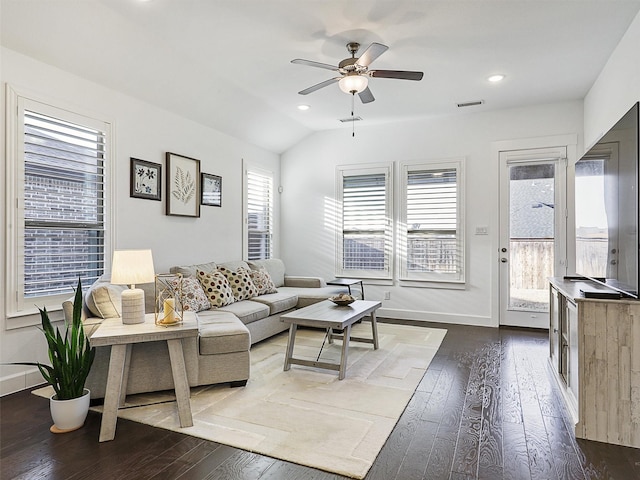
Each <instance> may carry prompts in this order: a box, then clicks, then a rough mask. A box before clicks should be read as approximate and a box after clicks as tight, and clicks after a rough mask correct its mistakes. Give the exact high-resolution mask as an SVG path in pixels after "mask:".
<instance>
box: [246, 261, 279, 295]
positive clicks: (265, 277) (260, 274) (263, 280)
mask: <svg viewBox="0 0 640 480" xmlns="http://www.w3.org/2000/svg"><path fill="white" fill-rule="evenodd" d="M249 276H250V277H251V280H252V281H253V284H254V285H255V286H256V288H257V289H258V295H264V294H265V293H278V290H276V285H275V283H273V280H272V279H271V275H269V272H267V270H266V268H264V267H262V268H260V269H259V270H251V271H249Z"/></svg>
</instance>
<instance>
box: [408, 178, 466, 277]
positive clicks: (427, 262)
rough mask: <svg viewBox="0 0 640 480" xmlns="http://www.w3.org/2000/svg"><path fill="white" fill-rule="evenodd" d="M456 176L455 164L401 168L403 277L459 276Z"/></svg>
mask: <svg viewBox="0 0 640 480" xmlns="http://www.w3.org/2000/svg"><path fill="white" fill-rule="evenodd" d="M458 175H459V174H458V168H456V167H451V168H449V167H445V168H437V169H432V168H429V169H423V168H419V167H418V168H416V167H411V168H407V169H406V170H405V181H406V185H405V189H406V198H405V219H404V220H405V225H406V263H405V265H404V268H403V273H404V275H403V277H404V278H405V279H414V280H442V281H452V280H453V281H456V280H460V279H461V278H462V274H463V266H464V248H463V241H462V236H461V232H460V226H461V221H460V212H459V198H460V196H459V194H460V191H459V178H458Z"/></svg>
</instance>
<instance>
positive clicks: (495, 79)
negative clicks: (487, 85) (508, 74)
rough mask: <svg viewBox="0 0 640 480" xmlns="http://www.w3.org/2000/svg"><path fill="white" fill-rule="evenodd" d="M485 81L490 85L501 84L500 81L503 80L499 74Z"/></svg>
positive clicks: (502, 76)
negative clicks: (490, 83)
mask: <svg viewBox="0 0 640 480" xmlns="http://www.w3.org/2000/svg"><path fill="white" fill-rule="evenodd" d="M487 80H489V81H490V82H492V83H496V82H501V81H502V80H504V75H502V74H500V73H498V74H496V75H491V76H490V77H489V78H487Z"/></svg>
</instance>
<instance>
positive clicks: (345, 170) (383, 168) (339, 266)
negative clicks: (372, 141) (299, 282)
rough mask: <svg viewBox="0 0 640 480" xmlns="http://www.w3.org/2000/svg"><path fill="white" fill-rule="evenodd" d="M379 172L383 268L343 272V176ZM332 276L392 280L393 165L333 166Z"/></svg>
mask: <svg viewBox="0 0 640 480" xmlns="http://www.w3.org/2000/svg"><path fill="white" fill-rule="evenodd" d="M379 173H383V174H384V175H385V178H386V185H385V191H386V199H385V202H386V205H385V210H386V216H387V226H386V229H385V263H386V266H387V268H386V269H385V270H382V271H377V270H345V269H344V268H343V253H344V250H343V248H344V244H343V229H342V223H343V200H344V191H343V185H344V183H343V181H344V177H345V176H358V175H372V174H379ZM335 185H336V194H335V195H336V212H335V217H336V260H335V261H336V264H335V272H336V277H355V278H361V279H364V280H393V275H394V254H395V253H394V240H395V239H394V235H393V218H394V210H393V205H394V196H393V191H394V181H393V162H384V163H375V164H363V165H339V166H337V167H336V184H335Z"/></svg>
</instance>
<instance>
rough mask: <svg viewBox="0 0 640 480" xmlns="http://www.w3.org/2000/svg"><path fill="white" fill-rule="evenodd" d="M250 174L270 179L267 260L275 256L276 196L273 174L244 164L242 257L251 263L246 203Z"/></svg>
mask: <svg viewBox="0 0 640 480" xmlns="http://www.w3.org/2000/svg"><path fill="white" fill-rule="evenodd" d="M250 172H254V173H256V174H258V175H262V176H265V177H270V178H271V226H270V233H271V251H270V257H269V258H274V256H275V254H276V253H275V241H276V234H275V228H276V226H275V215H276V211H275V202H276V195H275V188H276V186H275V183H276V179H275V174H274V172H273V171H271V170H267V169H265V168H260V167H254V166H252V165H250V164H247V163H244V165H243V192H242V217H243V221H242V257H243V259H244V260H245V261H251V260H249V201H248V193H249V173H250Z"/></svg>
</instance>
